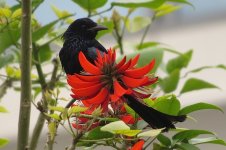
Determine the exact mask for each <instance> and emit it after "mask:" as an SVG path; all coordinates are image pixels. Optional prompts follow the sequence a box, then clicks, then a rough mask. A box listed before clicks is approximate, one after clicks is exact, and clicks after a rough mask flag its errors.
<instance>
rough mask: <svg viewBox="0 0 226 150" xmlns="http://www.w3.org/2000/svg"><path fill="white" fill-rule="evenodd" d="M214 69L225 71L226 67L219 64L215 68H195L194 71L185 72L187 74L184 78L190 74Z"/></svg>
mask: <svg viewBox="0 0 226 150" xmlns="http://www.w3.org/2000/svg"><path fill="white" fill-rule="evenodd" d="M214 68H218V69H223V70H226V66H225V65H223V64H219V65H216V66H203V67H199V68H196V69H193V70H191V71H189V72H187V73H186V74H185V76H187V75H188V74H190V73H197V72H200V71H202V70H206V69H214Z"/></svg>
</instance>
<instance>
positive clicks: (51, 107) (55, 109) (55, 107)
mask: <svg viewBox="0 0 226 150" xmlns="http://www.w3.org/2000/svg"><path fill="white" fill-rule="evenodd" d="M48 108H49V109H50V110H53V111H58V112H62V113H63V112H65V110H66V108H64V107H62V106H48Z"/></svg>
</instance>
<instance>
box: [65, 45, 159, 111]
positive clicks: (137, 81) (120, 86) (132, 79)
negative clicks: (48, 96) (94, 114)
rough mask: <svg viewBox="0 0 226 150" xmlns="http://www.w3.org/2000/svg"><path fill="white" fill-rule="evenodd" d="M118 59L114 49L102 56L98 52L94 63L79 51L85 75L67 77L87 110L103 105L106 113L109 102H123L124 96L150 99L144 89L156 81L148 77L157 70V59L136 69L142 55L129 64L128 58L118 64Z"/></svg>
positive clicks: (73, 95)
mask: <svg viewBox="0 0 226 150" xmlns="http://www.w3.org/2000/svg"><path fill="white" fill-rule="evenodd" d="M115 59H116V53H115V52H114V51H113V50H111V49H110V50H108V53H107V54H103V55H101V54H100V52H99V51H97V59H96V60H95V62H94V64H92V63H90V62H89V61H88V60H87V58H86V57H85V55H84V54H83V53H82V52H80V53H79V61H80V64H81V66H82V67H83V69H84V72H82V73H80V74H74V75H68V76H67V77H68V78H67V81H68V84H69V85H70V86H71V87H72V92H73V94H72V97H73V98H75V99H80V100H81V101H82V102H83V104H84V105H85V106H87V107H91V106H94V107H97V106H99V105H101V106H102V108H103V111H107V108H108V104H109V102H111V103H115V102H117V101H123V98H122V96H123V95H124V94H130V95H133V96H136V97H138V98H147V97H149V96H150V95H151V94H150V92H149V91H148V90H147V89H146V88H145V86H147V85H151V84H153V83H155V82H156V81H157V77H152V76H149V75H147V74H148V73H149V72H150V71H151V70H152V68H153V67H154V64H155V60H152V61H151V62H150V63H149V64H148V65H146V66H144V67H141V68H135V65H136V63H137V61H138V59H139V55H137V56H136V57H134V58H133V59H130V60H129V61H128V62H126V57H124V58H123V59H122V60H121V61H120V62H119V63H116V61H115Z"/></svg>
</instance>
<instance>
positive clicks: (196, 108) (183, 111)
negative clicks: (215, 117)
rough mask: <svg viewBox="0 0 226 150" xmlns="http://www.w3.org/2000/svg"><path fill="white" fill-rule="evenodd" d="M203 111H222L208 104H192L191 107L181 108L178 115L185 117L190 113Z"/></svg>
mask: <svg viewBox="0 0 226 150" xmlns="http://www.w3.org/2000/svg"><path fill="white" fill-rule="evenodd" d="M203 109H215V110H219V111H221V112H223V110H222V109H221V108H220V107H218V106H216V105H213V104H208V103H196V104H192V105H189V106H186V107H184V108H182V109H181V110H180V112H179V114H180V115H186V114H189V113H191V112H194V111H199V110H203Z"/></svg>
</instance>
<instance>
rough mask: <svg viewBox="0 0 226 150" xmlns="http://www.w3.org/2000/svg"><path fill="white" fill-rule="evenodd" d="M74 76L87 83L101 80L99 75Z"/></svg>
mask: <svg viewBox="0 0 226 150" xmlns="http://www.w3.org/2000/svg"><path fill="white" fill-rule="evenodd" d="M76 76H77V77H78V78H79V79H80V80H82V81H87V82H92V81H100V79H101V77H102V76H101V75H97V76H84V75H79V74H76Z"/></svg>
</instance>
